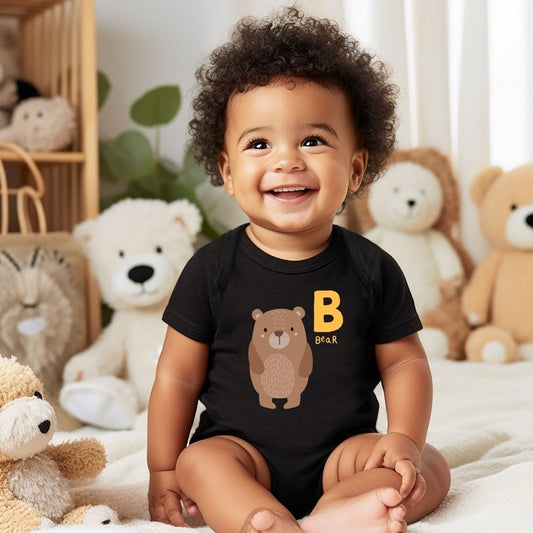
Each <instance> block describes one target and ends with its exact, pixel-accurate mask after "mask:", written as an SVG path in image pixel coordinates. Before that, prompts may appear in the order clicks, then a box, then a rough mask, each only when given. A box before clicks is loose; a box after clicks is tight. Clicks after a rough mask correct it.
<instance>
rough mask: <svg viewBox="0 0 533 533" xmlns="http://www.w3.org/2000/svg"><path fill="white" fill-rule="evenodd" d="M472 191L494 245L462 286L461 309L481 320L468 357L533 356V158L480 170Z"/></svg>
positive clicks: (469, 344)
mask: <svg viewBox="0 0 533 533" xmlns="http://www.w3.org/2000/svg"><path fill="white" fill-rule="evenodd" d="M471 197H472V200H473V201H474V203H475V204H476V205H477V207H478V217H479V223H480V227H481V230H482V231H483V234H484V235H485V237H486V238H487V240H488V242H489V243H490V245H491V246H492V247H493V251H492V252H491V253H490V254H489V255H488V257H487V258H486V259H485V260H484V261H483V262H482V263H481V264H480V265H479V266H478V267H477V269H476V270H475V271H474V274H473V275H472V278H471V280H470V282H469V283H468V285H467V286H466V288H465V290H464V292H463V302H462V303H463V311H464V313H465V315H466V316H467V317H468V320H469V322H470V323H471V324H472V325H473V326H478V327H477V329H475V330H474V331H472V333H471V334H470V336H469V337H468V340H467V343H466V355H467V358H468V359H470V360H472V361H485V362H493V363H508V362H512V361H516V360H517V359H529V360H533V309H532V307H531V302H533V164H530V165H524V166H521V167H519V168H515V169H513V170H511V171H509V172H504V171H503V170H502V169H501V168H500V167H490V168H487V169H485V170H483V171H481V172H480V173H479V174H478V175H477V176H476V177H475V178H474V181H473V182H472V186H471Z"/></svg>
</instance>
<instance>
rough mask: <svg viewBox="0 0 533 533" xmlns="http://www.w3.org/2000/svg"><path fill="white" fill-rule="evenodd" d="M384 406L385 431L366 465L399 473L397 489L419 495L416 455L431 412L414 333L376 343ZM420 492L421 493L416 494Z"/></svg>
mask: <svg viewBox="0 0 533 533" xmlns="http://www.w3.org/2000/svg"><path fill="white" fill-rule="evenodd" d="M376 358H377V364H378V369H379V371H380V374H381V382H382V384H383V391H384V393H385V404H386V408H387V419H388V427H387V435H385V436H384V437H383V438H382V439H380V440H379V441H378V443H377V445H376V447H375V449H374V450H373V452H372V454H371V456H370V457H369V459H368V461H367V464H366V468H376V467H379V466H384V467H386V468H392V469H394V470H396V472H398V473H399V474H400V475H401V476H402V487H401V489H400V493H401V494H402V496H403V497H404V498H405V497H406V496H407V495H411V497H416V498H418V497H421V496H422V495H423V491H424V486H425V485H424V480H422V479H421V478H420V476H419V474H418V473H419V471H420V458H421V453H422V449H423V448H424V445H425V441H426V434H427V428H428V425H429V418H430V415H431V405H432V398H433V386H432V381H431V373H430V370H429V365H428V361H427V358H426V354H425V353H424V350H423V348H422V345H421V344H420V341H419V339H418V335H416V334H414V335H409V336H408V337H404V338H402V339H399V340H397V341H394V342H390V343H386V344H380V345H377V346H376ZM420 492H422V494H420Z"/></svg>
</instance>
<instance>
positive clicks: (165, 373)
mask: <svg viewBox="0 0 533 533" xmlns="http://www.w3.org/2000/svg"><path fill="white" fill-rule="evenodd" d="M208 353H209V350H208V346H207V345H205V344H201V343H199V342H196V341H193V340H191V339H189V338H187V337H185V336H184V335H182V334H181V333H178V332H177V331H175V330H174V329H172V328H170V327H169V328H168V329H167V334H166V337H165V342H164V344H163V350H162V352H161V356H160V358H159V362H158V365H157V372H156V378H155V381H154V385H153V387H152V393H151V395H150V402H149V405H148V451H147V453H148V457H147V458H148V469H149V470H150V486H149V490H148V505H149V510H150V517H151V519H152V520H157V521H160V522H165V523H170V524H173V525H176V526H185V525H186V524H185V522H184V521H183V517H182V513H181V505H180V499H181V498H182V497H181V494H180V488H179V487H178V484H177V481H176V475H175V468H176V461H177V459H178V456H179V454H180V453H181V451H182V450H183V449H184V448H185V446H186V445H187V440H188V438H189V433H190V430H191V426H192V423H193V420H194V414H195V411H196V406H197V402H198V396H199V394H200V390H201V388H202V386H203V383H204V380H205V376H206V372H207V359H208ZM184 503H185V505H186V506H187V507H188V508H189V509H190V510H193V509H194V506H193V504H192V502H189V501H185V502H184Z"/></svg>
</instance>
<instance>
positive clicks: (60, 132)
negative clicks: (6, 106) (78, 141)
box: [0, 96, 77, 152]
mask: <svg viewBox="0 0 533 533" xmlns="http://www.w3.org/2000/svg"><path fill="white" fill-rule="evenodd" d="M76 127H77V126H76V117H75V114H74V110H73V109H72V107H71V106H70V104H69V103H68V102H67V100H65V99H64V98H63V97H61V96H55V97H53V98H45V97H36V98H28V99H26V100H23V101H22V102H21V103H19V104H18V105H17V106H16V107H15V110H14V111H13V116H12V118H11V123H10V125H9V126H7V127H6V128H3V129H1V130H0V139H3V140H6V141H11V142H14V143H15V144H18V145H19V146H21V147H22V148H25V149H26V150H30V151H35V152H51V151H57V150H64V149H66V148H68V147H69V146H70V145H71V144H72V143H73V141H74V139H75V135H76Z"/></svg>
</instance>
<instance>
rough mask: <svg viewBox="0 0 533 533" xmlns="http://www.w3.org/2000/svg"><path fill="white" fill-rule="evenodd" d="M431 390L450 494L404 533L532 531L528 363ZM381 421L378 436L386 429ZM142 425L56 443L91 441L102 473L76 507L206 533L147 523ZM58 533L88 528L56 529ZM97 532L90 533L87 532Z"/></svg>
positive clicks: (156, 531) (438, 364) (452, 374)
mask: <svg viewBox="0 0 533 533" xmlns="http://www.w3.org/2000/svg"><path fill="white" fill-rule="evenodd" d="M431 366H432V372H433V380H434V384H435V393H434V407H433V417H432V421H431V426H430V432H429V436H428V440H429V441H430V442H431V443H432V444H434V445H436V446H437V447H438V448H439V449H440V450H441V451H442V452H443V453H444V455H445V456H446V458H447V460H448V462H449V463H450V466H451V468H452V488H451V490H450V493H449V495H448V497H447V498H446V499H445V500H444V502H443V503H442V504H441V506H440V507H439V508H438V509H437V510H436V511H435V512H433V513H432V514H431V515H429V516H427V517H425V518H424V519H423V520H421V521H420V522H418V523H416V524H413V525H411V526H410V527H409V532H410V533H502V532H511V533H528V532H530V531H533V526H532V524H533V363H527V362H521V363H514V364H511V365H505V366H492V365H484V364H476V363H467V362H460V363H457V362H450V361H434V362H432V363H431ZM384 424H385V421H384V418H383V416H381V417H380V421H379V425H380V428H381V429H383V428H384ZM143 427H144V424H143V422H142V420H139V428H140V429H138V430H134V431H124V432H104V431H97V430H94V429H90V428H82V429H79V430H77V431H75V432H72V433H59V434H57V435H56V437H55V438H54V442H57V441H59V440H64V439H72V438H76V437H80V436H85V435H94V436H96V437H97V438H99V439H100V440H101V441H102V443H103V444H104V445H105V447H106V450H107V456H108V461H109V463H108V465H107V467H106V469H105V471H104V472H103V473H102V474H101V475H100V476H99V477H98V478H97V479H96V480H95V481H92V482H90V483H84V484H82V485H78V486H77V487H76V489H75V490H76V494H77V497H78V499H79V501H80V503H86V502H91V503H107V504H108V505H110V506H111V507H113V508H114V509H116V510H117V512H118V513H119V515H120V516H121V518H122V520H123V524H122V525H120V526H105V529H104V528H103V527H104V526H102V527H100V528H97V530H98V531H102V533H105V532H107V533H127V532H135V533H136V532H139V533H142V532H147V533H148V532H149V533H170V532H174V533H178V532H186V531H187V532H191V531H194V532H197V533H207V532H211V529H209V528H208V527H206V526H203V527H202V526H200V527H198V528H196V529H193V530H191V529H185V528H175V527H171V526H166V525H163V524H158V523H152V522H149V521H148V512H147V504H146V492H147V483H148V472H147V469H146V462H145V454H146V448H145V445H146V442H145V433H144V430H143V429H142V428H143ZM58 529H59V530H60V531H62V532H65V533H66V532H70V531H76V532H81V531H89V528H82V527H79V526H78V527H75V528H74V527H72V526H68V527H67V526H60V527H59V528H58ZM90 530H91V531H92V530H95V528H91V529H90Z"/></svg>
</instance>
